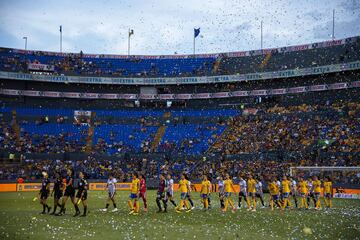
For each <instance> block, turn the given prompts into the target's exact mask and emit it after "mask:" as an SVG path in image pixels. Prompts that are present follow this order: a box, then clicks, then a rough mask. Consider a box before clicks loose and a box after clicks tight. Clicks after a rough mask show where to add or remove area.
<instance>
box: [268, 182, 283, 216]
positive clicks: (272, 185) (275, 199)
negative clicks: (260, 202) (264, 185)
mask: <svg viewBox="0 0 360 240" xmlns="http://www.w3.org/2000/svg"><path fill="white" fill-rule="evenodd" d="M268 189H269V193H270V207H271V210H272V211H273V210H274V203H275V204H276V205H277V206H278V207H279V208H280V209H281V204H280V200H279V195H280V191H279V187H278V185H277V184H276V179H275V178H274V177H273V178H272V179H271V180H270V181H268Z"/></svg>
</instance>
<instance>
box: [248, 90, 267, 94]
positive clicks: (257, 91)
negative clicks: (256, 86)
mask: <svg viewBox="0 0 360 240" xmlns="http://www.w3.org/2000/svg"><path fill="white" fill-rule="evenodd" d="M251 95H253V96H263V95H267V90H264V89H262V90H254V91H251Z"/></svg>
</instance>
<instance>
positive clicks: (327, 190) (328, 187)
mask: <svg viewBox="0 0 360 240" xmlns="http://www.w3.org/2000/svg"><path fill="white" fill-rule="evenodd" d="M332 193H333V189H332V182H331V179H330V177H326V178H325V182H324V200H325V207H326V208H331V207H332V202H331V198H332Z"/></svg>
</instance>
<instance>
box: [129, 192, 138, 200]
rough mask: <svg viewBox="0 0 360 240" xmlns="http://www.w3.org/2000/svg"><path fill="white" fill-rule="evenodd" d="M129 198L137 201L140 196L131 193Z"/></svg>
mask: <svg viewBox="0 0 360 240" xmlns="http://www.w3.org/2000/svg"><path fill="white" fill-rule="evenodd" d="M129 198H130V199H134V200H136V199H137V198H138V196H137V194H136V193H130V195H129Z"/></svg>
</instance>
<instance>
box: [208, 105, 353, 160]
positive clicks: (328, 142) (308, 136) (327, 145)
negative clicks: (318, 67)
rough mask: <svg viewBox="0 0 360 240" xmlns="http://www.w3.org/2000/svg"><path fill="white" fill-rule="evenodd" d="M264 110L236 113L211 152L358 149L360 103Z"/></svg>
mask: <svg viewBox="0 0 360 240" xmlns="http://www.w3.org/2000/svg"><path fill="white" fill-rule="evenodd" d="M327 110H332V111H324V112H318V109H317V106H308V105H301V106H292V107H287V108H285V107H278V106H275V107H273V108H270V109H267V110H266V111H265V112H266V114H257V115H248V116H238V117H235V118H233V119H231V120H229V123H228V124H229V128H228V130H227V131H226V133H225V134H223V135H222V137H221V138H220V139H219V140H218V141H217V142H216V143H215V144H214V145H213V147H212V152H219V153H223V154H226V155H229V154H241V153H255V152H268V151H283V152H306V151H308V150H311V149H312V148H314V147H321V148H323V150H324V151H325V150H326V151H329V152H359V150H360V148H359V146H360V125H359V113H360V112H359V110H360V104H358V103H346V104H338V103H337V104H334V105H330V106H329V107H328V109H327Z"/></svg>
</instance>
